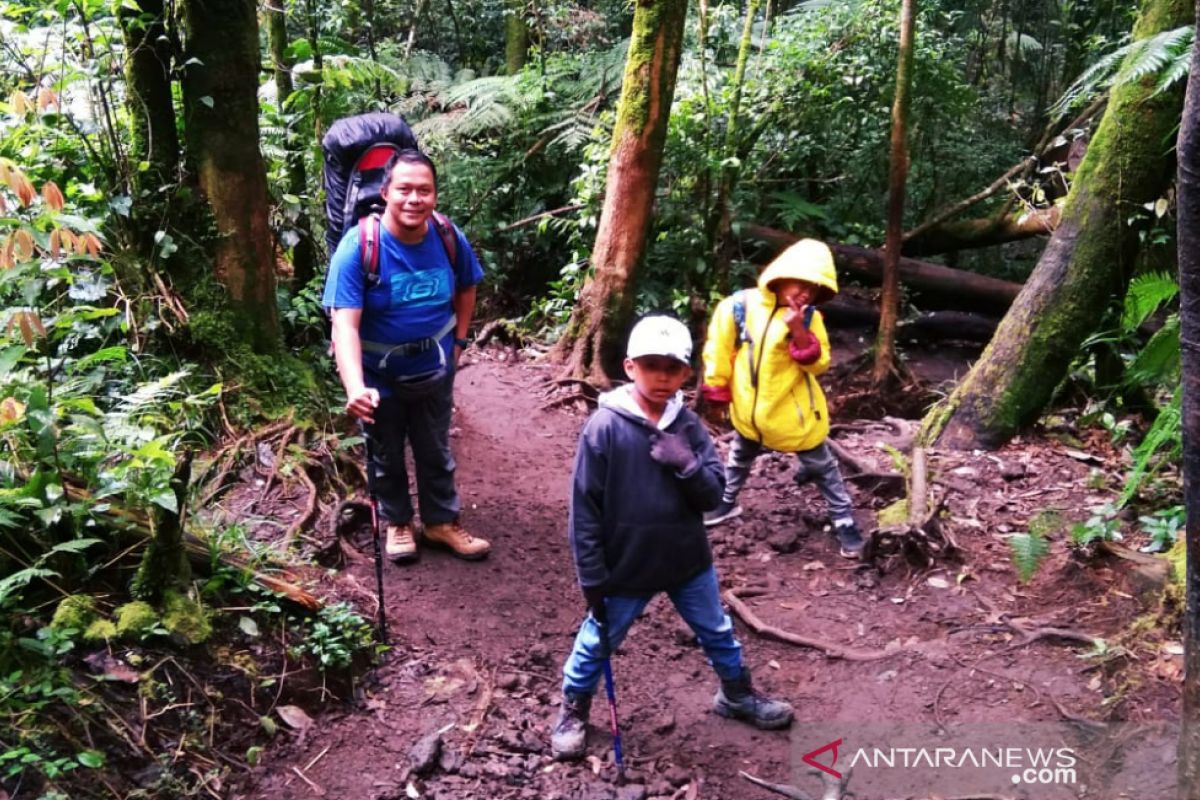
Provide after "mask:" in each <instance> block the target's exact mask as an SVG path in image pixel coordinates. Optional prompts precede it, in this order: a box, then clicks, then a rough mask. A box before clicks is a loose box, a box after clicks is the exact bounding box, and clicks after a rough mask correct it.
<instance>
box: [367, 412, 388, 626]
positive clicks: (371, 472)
mask: <svg viewBox="0 0 1200 800" xmlns="http://www.w3.org/2000/svg"><path fill="white" fill-rule="evenodd" d="M362 433H363V449H364V450H366V456H367V498H368V499H369V501H370V504H371V538H372V539H374V540H375V592H376V594H377V596H378V598H379V641H380V643H381V644H385V645H386V644H387V643H388V635H387V611H386V610H385V608H384V602H383V553H382V552H381V550H380V547H379V498H378V496H377V495H376V494H375V459H374V458H372V457H371V455H372V454H371V433H370V431H369V430H368V426H367V425H366V424H365V423H363V425H362Z"/></svg>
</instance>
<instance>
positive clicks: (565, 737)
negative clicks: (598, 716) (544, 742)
mask: <svg viewBox="0 0 1200 800" xmlns="http://www.w3.org/2000/svg"><path fill="white" fill-rule="evenodd" d="M591 710H592V696H591V695H590V694H574V693H572V692H563V698H562V708H560V709H559V710H558V722H556V723H554V731H553V732H552V733H551V734H550V752H551V753H552V754H553V755H554V757H555V758H556V759H558V760H559V761H572V760H574V759H577V758H583V754H584V753H585V752H587V720H588V714H589V713H590V712H591Z"/></svg>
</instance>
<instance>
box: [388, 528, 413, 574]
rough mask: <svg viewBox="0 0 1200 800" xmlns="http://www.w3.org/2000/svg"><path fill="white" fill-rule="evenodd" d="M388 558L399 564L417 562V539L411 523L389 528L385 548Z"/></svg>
mask: <svg viewBox="0 0 1200 800" xmlns="http://www.w3.org/2000/svg"><path fill="white" fill-rule="evenodd" d="M383 550H384V552H385V553H387V557H388V558H390V559H391V560H392V561H395V562H396V563H397V564H408V563H411V562H413V561H416V560H417V537H416V534H414V533H413V526H412V523H411V522H406V523H404V524H403V525H395V524H389V525H388V526H387V543H386V544H385V545H384V548H383Z"/></svg>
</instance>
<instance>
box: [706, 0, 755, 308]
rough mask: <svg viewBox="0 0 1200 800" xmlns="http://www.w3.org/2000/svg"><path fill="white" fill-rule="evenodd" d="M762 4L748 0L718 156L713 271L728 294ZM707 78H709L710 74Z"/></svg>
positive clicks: (712, 231)
mask: <svg viewBox="0 0 1200 800" xmlns="http://www.w3.org/2000/svg"><path fill="white" fill-rule="evenodd" d="M758 5H759V0H748V2H747V4H746V19H745V22H744V23H743V24H742V38H741V41H740V42H739V43H738V55H737V62H736V64H735V65H734V69H733V79H732V81H731V85H732V86H733V101H732V102H731V103H730V106H729V117H728V119H726V121H725V146H724V148H723V149H722V151H721V153H720V158H719V159H718V161H719V162H720V163H721V170H720V176H719V177H718V179H717V199H716V203H715V204H714V205H713V214H712V219H711V220H710V221H709V242H710V249H711V252H712V255H713V273H714V275H716V289H717V291H718V292H720V293H722V294H727V293H728V292H729V290H730V286H729V265H730V262H731V261H732V256H733V253H732V248H731V245H732V241H733V235H732V234H733V221H732V216H731V212H730V208H729V204H730V198H731V196H732V195H733V187H734V184H736V183H737V176H738V169H737V167H735V166H734V165H733V163H732V160H733V156H734V155H735V154H736V153H737V151H738V138H739V134H740V131H739V125H740V122H741V107H742V90H743V88H745V84H746V65H747V64H748V63H750V45H751V44H752V43H753V41H754V39H753V36H754V18H755V17H756V16H758ZM705 79H706V80H707V78H705Z"/></svg>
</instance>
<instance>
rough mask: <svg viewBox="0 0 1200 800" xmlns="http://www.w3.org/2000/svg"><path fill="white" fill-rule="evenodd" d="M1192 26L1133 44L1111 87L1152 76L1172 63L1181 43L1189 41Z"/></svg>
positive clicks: (1162, 33) (1163, 32) (1158, 34)
mask: <svg viewBox="0 0 1200 800" xmlns="http://www.w3.org/2000/svg"><path fill="white" fill-rule="evenodd" d="M1191 36H1192V26H1190V25H1185V26H1183V27H1181V28H1174V29H1172V30H1169V31H1162V32H1161V33H1157V34H1155V35H1154V36H1150V37H1147V38H1145V39H1139V40H1138V41H1136V42H1134V43H1133V46H1132V47H1131V48H1130V51H1129V54H1128V55H1127V56H1126V57H1125V60H1124V61H1122V62H1121V69H1120V70H1118V71H1117V74H1116V76H1115V77H1114V79H1113V81H1112V82H1113V85H1120V84H1123V83H1131V82H1133V81H1139V80H1141V79H1142V78H1144V77H1146V76H1147V75H1153V74H1155V73H1157V72H1158V71H1159V70H1161V69H1162V68H1163V67H1164V66H1166V65H1167V64H1168V63H1169V62H1171V61H1173V60H1174V58H1175V55H1176V53H1177V51H1178V49H1179V47H1180V44H1181V43H1184V47H1185V48H1186V42H1187V41H1188V40H1190V39H1191Z"/></svg>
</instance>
